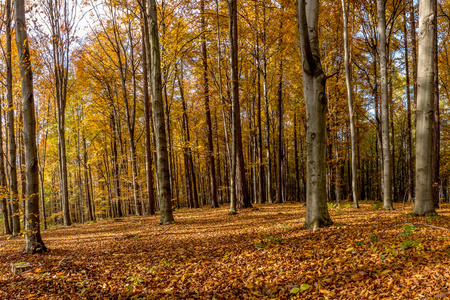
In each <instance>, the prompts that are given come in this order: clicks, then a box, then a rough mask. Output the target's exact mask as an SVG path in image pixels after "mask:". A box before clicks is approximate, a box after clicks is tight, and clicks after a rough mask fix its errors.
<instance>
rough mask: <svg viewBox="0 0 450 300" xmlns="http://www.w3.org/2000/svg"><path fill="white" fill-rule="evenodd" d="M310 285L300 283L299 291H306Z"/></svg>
mask: <svg viewBox="0 0 450 300" xmlns="http://www.w3.org/2000/svg"><path fill="white" fill-rule="evenodd" d="M310 287H311V286H310V285H309V284H306V283H302V285H301V286H300V291H301V292H303V291H306V290H307V289H309V288H310Z"/></svg>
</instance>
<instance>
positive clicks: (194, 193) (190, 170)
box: [176, 68, 200, 208]
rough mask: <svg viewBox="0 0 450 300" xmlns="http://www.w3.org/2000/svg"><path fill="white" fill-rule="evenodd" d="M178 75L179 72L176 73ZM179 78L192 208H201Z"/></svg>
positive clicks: (185, 108)
mask: <svg viewBox="0 0 450 300" xmlns="http://www.w3.org/2000/svg"><path fill="white" fill-rule="evenodd" d="M182 73H183V70H182V68H181V74H182ZM176 76H177V77H178V74H177V75H176ZM181 76H182V75H181ZM177 79H178V87H179V89H180V98H181V105H182V109H183V131H184V138H185V140H184V141H185V143H186V145H185V150H184V152H185V160H186V162H185V163H186V167H187V169H186V173H187V176H189V178H188V180H187V184H189V191H190V196H191V200H192V203H191V204H192V205H191V208H199V207H200V206H199V202H198V190H197V178H196V172H195V168H194V163H193V159H192V149H191V145H190V143H191V136H190V131H189V119H188V116H187V106H186V101H185V99H184V90H183V84H182V79H180V78H179V77H178V78H177Z"/></svg>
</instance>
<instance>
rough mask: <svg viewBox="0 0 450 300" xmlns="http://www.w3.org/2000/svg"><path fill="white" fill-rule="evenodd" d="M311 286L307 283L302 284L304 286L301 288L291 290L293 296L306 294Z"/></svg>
mask: <svg viewBox="0 0 450 300" xmlns="http://www.w3.org/2000/svg"><path fill="white" fill-rule="evenodd" d="M310 287H311V286H310V285H309V284H306V283H302V285H300V287H295V288H293V289H292V290H291V292H290V293H291V294H297V293H298V292H304V291H306V290H307V289H309V288H310Z"/></svg>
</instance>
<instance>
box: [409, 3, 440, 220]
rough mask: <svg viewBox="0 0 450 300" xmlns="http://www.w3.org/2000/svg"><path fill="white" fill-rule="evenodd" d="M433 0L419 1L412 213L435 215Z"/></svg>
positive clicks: (434, 14) (434, 16) (434, 28)
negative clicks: (414, 197) (414, 182)
mask: <svg viewBox="0 0 450 300" xmlns="http://www.w3.org/2000/svg"><path fill="white" fill-rule="evenodd" d="M436 17H437V16H436V11H435V6H434V0H422V1H420V3H419V39H418V40H419V56H418V58H419V59H418V70H417V111H416V119H417V125H416V201H415V203H414V209H413V214H415V215H420V216H424V215H435V214H436V211H435V210H434V203H433V160H432V156H433V111H434V110H433V102H434V72H435V70H434V68H435V65H434V59H435V50H436V49H435V42H436V40H435V36H434V31H435V30H436V27H435V23H434V19H435V18H436Z"/></svg>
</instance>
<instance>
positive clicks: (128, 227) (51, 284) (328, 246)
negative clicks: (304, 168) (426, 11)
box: [0, 202, 450, 299]
mask: <svg viewBox="0 0 450 300" xmlns="http://www.w3.org/2000/svg"><path fill="white" fill-rule="evenodd" d="M348 206H349V205H344V206H342V207H341V208H331V209H330V213H331V216H332V219H333V221H335V222H336V223H335V225H333V226H331V227H329V228H325V229H319V230H317V231H316V232H312V231H310V230H308V231H307V230H301V226H302V221H303V219H304V215H305V208H304V206H303V204H282V205H276V204H272V205H257V206H256V207H257V208H258V209H259V210H252V209H246V210H240V211H239V214H238V215H235V216H228V215H227V207H221V208H220V209H214V210H213V209H210V208H201V209H198V210H188V209H183V210H178V211H176V212H175V218H176V221H177V223H176V224H173V225H171V226H158V225H156V224H157V222H158V216H152V217H130V218H122V219H119V220H108V221H101V222H98V223H95V224H86V225H77V226H71V227H69V228H58V229H53V230H47V231H44V232H43V238H44V241H45V242H46V245H47V246H48V247H49V248H50V249H51V251H50V252H49V253H46V254H39V255H34V256H26V255H23V254H21V250H22V247H23V239H22V238H11V239H9V240H8V239H7V237H6V236H2V237H0V298H1V299H40V298H42V299H130V298H133V299H180V298H183V299H214V298H215V299H234V298H236V299H246V298H248V299H253V298H259V299H264V298H266V299H269V298H277V299H288V298H299V299H445V298H447V299H448V298H449V297H450V291H449V290H448V289H449V288H450V241H449V237H450V231H445V230H442V229H439V228H432V227H429V226H423V225H419V224H425V225H434V226H438V227H444V228H450V222H449V220H450V219H449V216H450V205H448V204H446V205H445V206H444V208H443V209H441V210H439V211H438V213H439V214H440V216H439V217H437V218H412V217H409V216H407V212H409V211H411V207H410V206H407V207H405V208H404V209H402V208H401V206H397V207H398V209H397V210H395V211H393V212H385V211H382V210H380V209H378V207H377V205H373V204H372V203H368V202H366V203H364V202H363V203H362V205H361V206H362V208H361V209H360V210H354V209H352V208H350V207H348ZM411 224H416V225H415V226H414V225H411ZM20 262H27V263H29V264H30V265H31V267H30V268H29V269H28V270H27V271H24V272H17V274H16V275H14V276H13V275H12V273H11V264H15V263H20Z"/></svg>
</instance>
